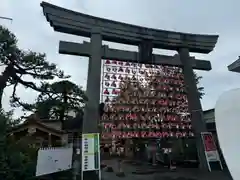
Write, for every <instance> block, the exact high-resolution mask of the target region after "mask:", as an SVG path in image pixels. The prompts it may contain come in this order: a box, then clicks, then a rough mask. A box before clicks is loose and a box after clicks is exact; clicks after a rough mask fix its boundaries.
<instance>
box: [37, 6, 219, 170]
mask: <svg viewBox="0 0 240 180" xmlns="http://www.w3.org/2000/svg"><path fill="white" fill-rule="evenodd" d="M41 6H42V8H43V12H44V15H45V16H46V19H47V21H48V22H49V23H50V25H51V26H52V27H53V28H54V30H55V31H58V32H62V33H68V34H74V35H78V36H85V37H90V38H91V41H90V43H89V44H87V43H85V44H74V43H69V42H68V43H66V42H60V52H61V53H64V54H72V55H84V56H89V57H90V59H89V65H88V80H87V96H88V98H89V100H88V103H87V105H86V109H85V113H84V123H83V132H84V133H94V132H97V122H98V119H99V115H98V105H99V100H100V80H101V59H102V58H107V59H111V58H113V59H115V60H124V61H129V62H140V63H145V64H153V63H154V64H169V65H174V66H175V65H176V66H182V67H183V74H184V82H185V86H186V88H187V92H188V95H187V97H188V103H189V111H190V113H191V115H192V125H193V128H194V131H195V135H196V141H197V142H196V144H197V149H198V155H199V160H200V165H201V167H202V168H204V169H207V162H206V157H205V153H204V147H203V143H202V140H201V132H205V131H207V130H206V126H205V122H204V121H203V113H202V106H201V103H200V100H199V98H198V94H197V93H198V92H197V86H196V82H195V78H194V73H193V68H195V69H201V70H210V69H211V64H210V62H209V61H203V60H194V58H190V56H189V52H197V53H210V52H211V51H212V50H213V48H214V47H215V44H216V43H217V39H218V36H217V35H199V34H189V33H179V32H173V31H164V30H158V29H151V28H146V27H140V26H135V25H130V24H126V23H121V22H116V21H111V20H107V19H102V18H97V17H94V16H89V15H86V14H82V13H78V12H74V11H71V10H67V9H64V8H61V7H58V6H55V5H52V4H49V3H46V2H42V3H41ZM102 40H106V41H111V42H118V43H123V44H130V45H136V46H138V47H139V54H138V55H137V53H130V52H127V51H121V50H114V49H109V48H107V47H106V46H102ZM153 48H162V49H169V50H176V51H177V52H178V54H179V55H178V56H175V57H170V56H161V55H154V56H153V55H152V49H153ZM136 57H138V59H137V58H136ZM96 82H99V83H96Z"/></svg>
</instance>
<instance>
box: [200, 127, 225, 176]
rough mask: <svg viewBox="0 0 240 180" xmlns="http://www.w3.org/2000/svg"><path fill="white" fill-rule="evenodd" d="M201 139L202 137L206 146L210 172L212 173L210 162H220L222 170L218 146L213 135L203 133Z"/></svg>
mask: <svg viewBox="0 0 240 180" xmlns="http://www.w3.org/2000/svg"><path fill="white" fill-rule="evenodd" d="M201 137H202V141H203V144H204V150H205V155H206V158H207V162H208V168H209V171H211V166H210V162H219V163H220V166H221V169H222V164H221V160H220V157H219V154H218V150H217V146H216V144H215V141H214V139H213V135H212V133H211V132H202V133H201Z"/></svg>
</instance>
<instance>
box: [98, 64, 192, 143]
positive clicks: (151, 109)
mask: <svg viewBox="0 0 240 180" xmlns="http://www.w3.org/2000/svg"><path fill="white" fill-rule="evenodd" d="M101 100H102V102H104V103H105V114H104V115H103V116H102V119H101V121H100V126H101V129H102V132H101V137H102V139H126V138H184V137H192V136H194V134H193V132H192V125H191V119H190V114H189V113H188V101H187V95H186V91H185V86H184V79H183V73H182V69H181V68H179V67H170V66H156V65H144V64H138V63H128V62H122V61H111V60H104V61H103V71H102V94H101Z"/></svg>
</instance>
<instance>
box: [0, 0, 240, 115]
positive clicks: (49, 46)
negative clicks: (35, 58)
mask: <svg viewBox="0 0 240 180" xmlns="http://www.w3.org/2000/svg"><path fill="white" fill-rule="evenodd" d="M46 1H47V0H46ZM40 2H41V1H40V0H21V1H18V0H1V2H0V16H7V17H11V18H13V22H12V23H11V22H9V21H6V20H0V24H1V25H5V26H6V27H8V28H9V29H10V30H11V31H12V32H13V33H15V35H16V36H17V38H18V40H19V46H20V47H21V48H22V49H31V50H33V51H36V52H45V53H46V54H47V59H48V60H49V61H51V62H54V63H57V64H58V67H59V68H61V69H63V70H64V71H65V72H66V73H67V74H70V75H72V81H74V82H75V83H77V84H79V85H82V86H86V78H87V66H88V59H86V58H83V57H74V56H66V55H59V54H58V43H59V40H66V41H74V42H82V41H83V39H84V38H81V37H76V36H72V35H65V34H61V33H57V32H54V31H53V29H52V28H51V27H50V25H49V23H48V22H47V21H46V19H45V17H44V16H43V13H42V8H41V7H40ZM48 2H51V3H53V4H56V5H59V6H62V7H65V8H68V9H72V10H75V11H79V12H82V13H87V14H90V15H94V16H99V17H104V18H109V19H112V20H117V21H122V22H127V23H132V24H135V25H141V26H146V27H151V28H158V29H164V30H175V31H182V32H191V33H197V34H218V35H220V38H219V40H218V43H217V45H216V48H215V49H214V51H213V52H212V53H211V54H207V55H202V54H194V56H196V57H197V58H202V59H206V60H210V61H211V62H212V67H213V70H212V71H210V72H199V74H200V75H202V76H203V79H202V81H201V85H202V86H204V88H205V93H206V95H205V96H204V98H203V100H202V105H203V109H204V110H206V109H209V108H214V106H215V103H216V100H217V98H218V96H219V95H220V94H221V93H223V92H224V91H226V90H229V89H232V88H236V87H239V86H240V74H236V73H233V72H228V70H227V65H229V64H230V63H232V62H233V61H235V60H236V59H237V58H238V55H240V49H239V42H240V35H239V32H240V24H239V19H238V14H239V7H240V1H238V0H230V1H219V0H211V1H210V0H202V1H197V0H184V1H179V0H167V1H166V0H151V1H150V0H121V1H116V0H115V1H113V0H49V1H48ZM110 46H111V47H114V48H123V49H126V48H128V46H126V45H119V44H112V43H110ZM132 49H133V50H134V49H136V47H132ZM157 53H163V54H170V55H172V54H175V53H176V52H166V51H163V50H159V51H157ZM10 94H11V91H10V89H8V90H6V91H5V93H4V100H3V101H4V103H3V104H4V107H5V109H9V105H8V104H9V102H8V99H9V96H10ZM18 95H19V96H20V97H21V98H22V99H24V100H26V101H29V102H31V101H33V100H34V99H35V98H36V93H34V92H32V91H30V90H26V89H24V88H18ZM16 113H17V114H19V113H20V110H19V111H17V112H16Z"/></svg>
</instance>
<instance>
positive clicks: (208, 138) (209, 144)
mask: <svg viewBox="0 0 240 180" xmlns="http://www.w3.org/2000/svg"><path fill="white" fill-rule="evenodd" d="M202 137H203V143H204V147H205V151H206V152H208V151H216V150H217V148H216V145H215V142H214V140H213V136H212V134H202Z"/></svg>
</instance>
